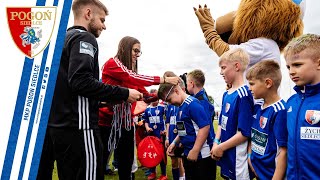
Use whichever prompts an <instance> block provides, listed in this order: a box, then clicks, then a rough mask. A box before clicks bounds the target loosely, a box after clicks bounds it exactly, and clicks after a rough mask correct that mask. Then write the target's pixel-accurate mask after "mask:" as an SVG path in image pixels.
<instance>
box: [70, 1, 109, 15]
mask: <svg viewBox="0 0 320 180" xmlns="http://www.w3.org/2000/svg"><path fill="white" fill-rule="evenodd" d="M87 5H93V6H94V7H96V8H99V9H102V10H103V11H104V12H105V14H106V15H108V13H109V12H108V9H107V7H106V6H105V5H104V4H103V3H102V2H101V1H99V0H74V1H73V3H72V11H73V15H74V16H75V17H77V16H79V15H80V12H81V8H82V7H83V6H87Z"/></svg>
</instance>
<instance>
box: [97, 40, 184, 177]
mask: <svg viewBox="0 0 320 180" xmlns="http://www.w3.org/2000/svg"><path fill="white" fill-rule="evenodd" d="M140 55H141V45H140V42H139V41H138V40H137V39H136V38H133V37H129V36H126V37H124V38H122V39H121V41H120V43H119V46H118V52H117V55H116V56H115V57H114V58H110V59H109V60H108V61H107V62H106V63H105V64H104V65H103V70H102V82H104V83H107V84H110V85H118V86H122V87H127V88H132V89H136V90H138V91H140V92H141V93H143V95H144V97H149V96H150V94H149V93H148V91H147V90H146V89H145V88H144V87H145V86H151V85H158V84H160V83H171V84H178V82H179V78H176V77H159V76H146V75H139V74H137V71H138V70H137V69H138V66H137V60H138V57H140ZM135 106H136V103H127V102H121V103H119V104H116V105H113V106H108V107H104V108H100V112H99V126H100V129H101V134H102V138H103V144H104V149H106V150H105V152H104V154H103V156H106V153H107V151H108V150H110V149H112V147H115V151H117V153H118V174H119V179H120V180H128V179H131V166H132V163H133V158H134V128H133V126H134V123H133V120H132V119H133V116H134V114H133V110H134V108H135ZM111 122H112V124H111ZM110 127H111V130H110ZM108 129H109V130H108ZM108 131H109V132H108ZM108 133H109V134H108ZM107 155H108V154H107ZM104 159H106V158H104ZM105 165H106V160H105Z"/></svg>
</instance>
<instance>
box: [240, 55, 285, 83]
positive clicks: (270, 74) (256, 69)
mask: <svg viewBox="0 0 320 180" xmlns="http://www.w3.org/2000/svg"><path fill="white" fill-rule="evenodd" d="M246 78H247V79H248V80H253V79H256V80H260V81H264V80H265V79H267V78H269V79H271V80H272V81H273V84H274V87H275V88H276V89H278V88H279V86H280V83H281V79H282V75H281V70H280V65H279V64H278V63H277V62H276V61H274V60H263V61H260V62H258V63H256V64H255V65H253V66H252V67H251V68H249V70H248V71H247V74H246Z"/></svg>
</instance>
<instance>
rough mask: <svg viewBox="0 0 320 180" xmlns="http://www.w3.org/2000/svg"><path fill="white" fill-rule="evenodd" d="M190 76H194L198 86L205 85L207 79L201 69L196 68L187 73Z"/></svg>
mask: <svg viewBox="0 0 320 180" xmlns="http://www.w3.org/2000/svg"><path fill="white" fill-rule="evenodd" d="M187 76H188V77H190V78H192V80H193V81H194V84H195V85H196V86H197V87H203V86H204V83H205V81H206V78H205V76H204V73H203V72H202V71H201V70H200V69H195V70H193V71H191V72H189V73H188V74H187Z"/></svg>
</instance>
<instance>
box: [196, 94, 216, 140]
mask: <svg viewBox="0 0 320 180" xmlns="http://www.w3.org/2000/svg"><path fill="white" fill-rule="evenodd" d="M194 97H195V98H197V99H198V100H199V101H200V103H201V105H202V106H203V108H204V111H205V112H206V113H207V116H208V118H209V119H211V123H210V126H211V127H210V130H211V129H212V131H210V133H211V136H213V137H215V136H216V135H215V133H214V128H213V123H212V118H213V115H214V114H215V111H214V106H213V105H212V104H211V103H210V101H209V98H208V95H207V93H206V91H205V90H204V89H201V90H200V91H199V92H198V93H197V94H196V95H194Z"/></svg>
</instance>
